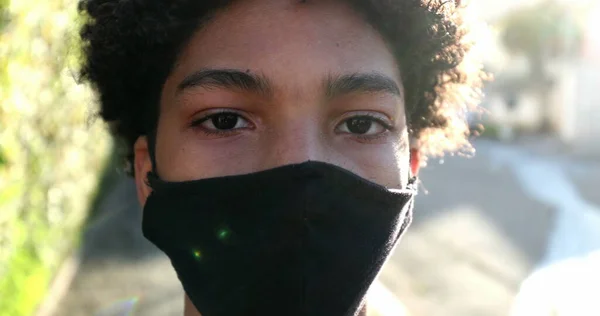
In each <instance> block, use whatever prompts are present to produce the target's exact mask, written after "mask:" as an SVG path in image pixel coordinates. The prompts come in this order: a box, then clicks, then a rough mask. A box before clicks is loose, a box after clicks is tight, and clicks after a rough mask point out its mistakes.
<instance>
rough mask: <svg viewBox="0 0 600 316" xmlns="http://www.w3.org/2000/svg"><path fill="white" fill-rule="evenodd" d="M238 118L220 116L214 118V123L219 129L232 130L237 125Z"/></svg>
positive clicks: (230, 115)
mask: <svg viewBox="0 0 600 316" xmlns="http://www.w3.org/2000/svg"><path fill="white" fill-rule="evenodd" d="M237 121H238V116H237V115H235V114H219V115H215V116H213V118H212V123H213V125H214V126H215V127H216V128H217V129H232V128H234V127H235V126H236V125H237Z"/></svg>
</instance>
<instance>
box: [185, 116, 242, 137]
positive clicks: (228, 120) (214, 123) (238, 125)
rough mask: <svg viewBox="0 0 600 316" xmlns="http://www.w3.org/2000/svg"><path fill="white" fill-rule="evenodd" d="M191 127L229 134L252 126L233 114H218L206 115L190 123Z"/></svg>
mask: <svg viewBox="0 0 600 316" xmlns="http://www.w3.org/2000/svg"><path fill="white" fill-rule="evenodd" d="M192 126H194V127H199V128H201V129H203V130H204V131H206V132H216V133H221V132H230V131H234V130H237V129H243V128H249V127H251V126H252V124H250V122H249V121H248V120H246V119H245V118H243V117H242V116H241V115H240V114H237V113H235V112H219V113H213V114H209V115H206V116H204V117H202V118H200V119H198V120H195V121H194V122H192Z"/></svg>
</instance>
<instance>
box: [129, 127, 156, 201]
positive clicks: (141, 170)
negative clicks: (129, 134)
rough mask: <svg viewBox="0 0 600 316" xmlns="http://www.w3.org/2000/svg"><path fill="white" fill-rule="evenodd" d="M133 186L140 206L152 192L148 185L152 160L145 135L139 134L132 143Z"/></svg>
mask: <svg viewBox="0 0 600 316" xmlns="http://www.w3.org/2000/svg"><path fill="white" fill-rule="evenodd" d="M133 154H134V161H133V163H134V170H135V186H136V189H137V196H138V201H139V202H140V205H142V207H143V206H144V205H145V204H146V199H147V198H148V196H149V195H150V193H151V192H152V189H151V188H150V186H149V185H148V183H147V182H148V178H147V175H148V172H150V171H152V160H151V159H150V152H149V150H148V139H147V138H146V136H140V137H139V138H138V139H137V140H136V141H135V144H134V145H133Z"/></svg>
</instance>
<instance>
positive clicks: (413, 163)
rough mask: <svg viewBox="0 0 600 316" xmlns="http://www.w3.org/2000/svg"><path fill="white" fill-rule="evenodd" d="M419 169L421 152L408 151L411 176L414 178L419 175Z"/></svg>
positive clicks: (417, 149) (417, 150) (412, 149)
mask: <svg viewBox="0 0 600 316" xmlns="http://www.w3.org/2000/svg"><path fill="white" fill-rule="evenodd" d="M420 168H421V150H419V148H414V147H413V148H411V149H410V171H411V172H412V176H413V177H416V176H418V175H419V169H420Z"/></svg>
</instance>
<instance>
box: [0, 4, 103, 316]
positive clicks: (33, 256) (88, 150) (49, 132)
mask: <svg viewBox="0 0 600 316" xmlns="http://www.w3.org/2000/svg"><path fill="white" fill-rule="evenodd" d="M76 32H77V21H76V1H74V0H70V1H68V0H46V1H35V0H12V1H9V0H0V315H2V316H25V315H32V314H33V313H34V312H35V311H36V309H37V307H38V305H39V304H40V302H41V301H42V299H43V298H44V296H45V294H46V291H47V288H48V285H49V283H50V282H51V280H52V277H53V276H54V273H55V272H56V270H57V268H58V267H59V265H60V264H61V263H62V261H63V260H64V259H65V258H66V256H67V255H68V254H69V253H70V252H71V251H72V250H73V247H74V246H75V245H76V243H77V241H78V237H79V234H80V230H81V227H82V225H83V223H84V220H85V218H86V216H87V212H88V209H89V206H90V201H91V199H92V198H93V195H94V193H95V190H96V186H97V183H98V179H99V175H100V171H101V170H102V168H103V166H104V163H105V160H106V159H107V153H108V152H109V151H110V149H111V141H110V137H109V136H108V133H107V132H106V131H105V128H104V126H103V125H102V124H101V123H100V122H99V121H97V122H95V121H93V120H90V117H92V113H93V98H92V94H91V92H90V91H89V89H87V88H86V87H84V86H81V85H77V83H76V81H75V78H74V73H75V71H74V70H75V69H76V68H77V60H78V55H77V52H78V49H77V48H78V43H77V41H76V39H77V36H76V35H77V34H76Z"/></svg>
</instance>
